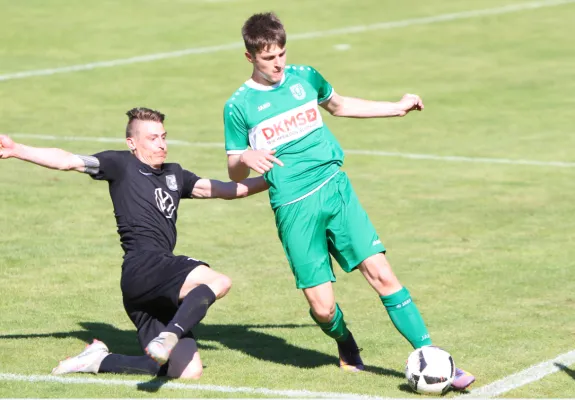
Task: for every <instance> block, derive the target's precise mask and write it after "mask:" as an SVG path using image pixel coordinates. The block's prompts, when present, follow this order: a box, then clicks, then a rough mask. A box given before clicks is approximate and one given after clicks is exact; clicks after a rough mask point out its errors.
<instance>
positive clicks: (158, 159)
mask: <svg viewBox="0 0 575 400" xmlns="http://www.w3.org/2000/svg"><path fill="white" fill-rule="evenodd" d="M134 123H135V125H134V126H133V132H134V134H133V136H132V137H130V138H127V139H126V142H127V143H128V147H129V148H130V150H132V151H133V152H134V155H135V156H136V157H138V159H139V160H140V161H142V162H143V163H146V164H148V165H150V166H151V167H153V168H159V167H160V166H161V165H162V164H163V163H164V161H165V160H166V156H167V155H168V143H167V142H166V135H167V132H166V130H165V129H164V124H162V123H161V122H155V121H135V122H134Z"/></svg>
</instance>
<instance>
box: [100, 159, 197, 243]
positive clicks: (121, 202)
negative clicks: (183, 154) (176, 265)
mask: <svg viewBox="0 0 575 400" xmlns="http://www.w3.org/2000/svg"><path fill="white" fill-rule="evenodd" d="M94 157H96V158H97V159H98V160H99V161H100V168H99V171H98V173H97V174H95V175H92V178H93V179H97V180H106V181H108V183H109V188H110V197H111V198H112V203H113V204H114V214H115V216H116V223H117V226H118V233H119V234H120V241H121V242H122V248H123V249H124V252H125V253H126V254H127V253H129V252H131V251H135V250H158V251H164V252H170V253H171V252H172V251H173V250H174V247H175V246H176V236H177V232H176V219H177V217H178V206H179V204H180V199H181V198H190V196H191V193H192V189H193V188H194V185H195V184H196V182H197V181H198V180H199V179H200V178H199V177H198V176H196V175H195V174H193V173H192V172H190V171H187V170H185V169H183V168H182V167H181V166H180V165H179V164H173V163H165V164H163V165H162V167H161V168H160V169H154V168H152V167H150V166H149V165H147V164H144V163H143V162H141V161H140V160H138V159H137V158H136V157H135V156H134V155H133V154H132V153H130V152H129V151H104V152H101V153H98V154H94Z"/></svg>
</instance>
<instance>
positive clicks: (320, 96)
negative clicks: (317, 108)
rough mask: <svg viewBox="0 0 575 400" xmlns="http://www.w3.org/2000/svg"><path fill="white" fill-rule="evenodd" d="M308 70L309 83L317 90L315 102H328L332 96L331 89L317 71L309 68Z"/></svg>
mask: <svg viewBox="0 0 575 400" xmlns="http://www.w3.org/2000/svg"><path fill="white" fill-rule="evenodd" d="M310 69H311V70H310V71H311V74H310V77H311V83H312V85H313V86H314V88H315V89H316V90H317V102H318V103H320V104H321V103H323V102H325V101H328V100H329V99H330V98H331V96H332V94H333V87H332V86H331V84H330V83H329V82H328V81H326V80H325V79H324V77H323V76H322V75H321V74H320V73H319V72H318V71H317V70H315V69H314V68H311V67H310Z"/></svg>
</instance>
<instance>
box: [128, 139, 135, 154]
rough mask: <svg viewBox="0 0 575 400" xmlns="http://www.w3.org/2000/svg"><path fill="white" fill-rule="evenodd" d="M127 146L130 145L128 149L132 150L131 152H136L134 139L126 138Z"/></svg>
mask: <svg viewBox="0 0 575 400" xmlns="http://www.w3.org/2000/svg"><path fill="white" fill-rule="evenodd" d="M126 144H127V145H128V148H129V149H130V151H134V150H136V143H134V138H133V137H128V138H126Z"/></svg>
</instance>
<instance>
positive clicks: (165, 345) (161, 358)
mask: <svg viewBox="0 0 575 400" xmlns="http://www.w3.org/2000/svg"><path fill="white" fill-rule="evenodd" d="M177 343H178V337H177V336H176V334H174V333H172V332H162V333H160V334H159V335H158V336H157V337H155V338H154V339H152V341H151V342H150V343H148V345H147V346H146V354H148V355H149V356H150V357H151V358H152V359H153V360H154V361H156V362H157V363H158V364H160V365H164V364H165V363H167V362H168V359H169V358H170V353H171V352H172V350H173V348H174V347H175V346H176V344H177Z"/></svg>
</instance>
